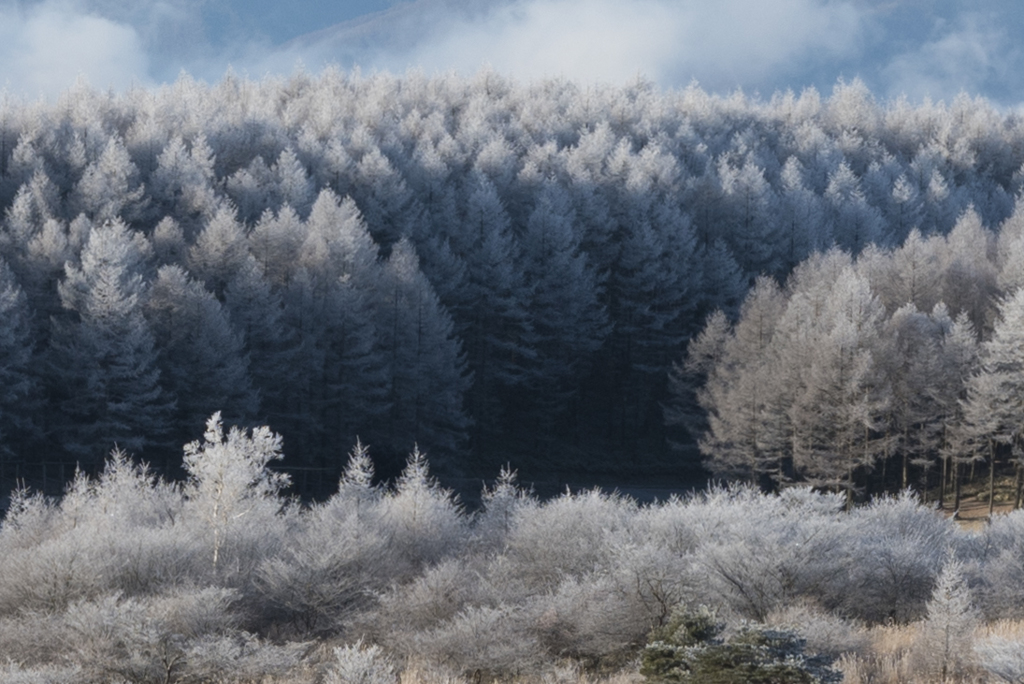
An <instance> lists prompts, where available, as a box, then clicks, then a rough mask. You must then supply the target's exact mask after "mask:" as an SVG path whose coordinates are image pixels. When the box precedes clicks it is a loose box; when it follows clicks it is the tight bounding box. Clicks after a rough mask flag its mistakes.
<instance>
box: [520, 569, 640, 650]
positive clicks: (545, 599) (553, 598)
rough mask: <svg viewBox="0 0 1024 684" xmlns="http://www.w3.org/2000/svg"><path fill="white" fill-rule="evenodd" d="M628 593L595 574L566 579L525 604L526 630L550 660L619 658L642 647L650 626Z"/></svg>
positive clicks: (606, 576) (608, 577) (630, 590)
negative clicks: (527, 615) (529, 627)
mask: <svg viewBox="0 0 1024 684" xmlns="http://www.w3.org/2000/svg"><path fill="white" fill-rule="evenodd" d="M632 589H633V588H632V587H629V586H622V585H619V584H618V583H617V582H616V581H615V579H614V578H612V577H611V576H608V575H604V574H599V573H595V574H592V575H585V576H582V577H567V578H565V579H564V580H563V581H562V582H561V583H560V584H559V585H558V587H557V589H556V590H555V591H554V592H552V593H551V594H547V595H544V596H541V597H535V598H533V599H531V600H530V601H529V603H528V607H529V613H530V616H531V629H530V631H531V633H532V634H535V635H536V638H537V640H538V641H539V642H540V644H541V645H542V646H543V647H544V649H545V651H546V652H547V653H548V654H549V655H550V656H551V657H554V658H566V657H569V658H576V659H585V660H587V661H589V662H593V663H596V662H598V661H601V660H604V659H607V658H617V657H620V656H622V655H623V654H625V653H628V652H630V651H631V650H632V649H634V648H636V647H637V646H639V645H640V644H642V643H643V640H644V637H645V635H646V634H647V632H648V631H649V630H650V628H651V626H652V624H653V621H652V620H651V619H650V617H649V616H648V615H647V614H646V613H645V612H644V611H643V610H638V609H637V606H636V604H635V602H634V601H633V598H634V594H633V592H632Z"/></svg>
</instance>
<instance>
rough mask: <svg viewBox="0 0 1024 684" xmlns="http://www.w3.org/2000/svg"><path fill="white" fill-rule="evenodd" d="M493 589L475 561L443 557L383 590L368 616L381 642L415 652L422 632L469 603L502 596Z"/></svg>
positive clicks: (456, 612)
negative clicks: (399, 582) (485, 581)
mask: <svg viewBox="0 0 1024 684" xmlns="http://www.w3.org/2000/svg"><path fill="white" fill-rule="evenodd" d="M490 589H491V587H489V586H486V585H485V584H484V581H483V579H482V578H481V574H480V572H479V569H478V568H476V567H474V564H473V563H472V561H466V560H452V559H449V560H446V561H442V562H441V563H439V564H438V565H436V566H434V567H432V568H430V569H428V570H427V571H426V572H424V573H423V574H422V575H421V576H419V577H417V578H416V579H414V580H413V581H411V582H409V583H408V584H404V585H397V586H394V587H392V588H391V589H390V590H389V591H387V592H384V593H383V594H382V595H381V596H380V602H379V604H378V605H377V607H376V610H375V611H374V613H373V616H372V617H370V618H369V622H370V623H371V629H372V630H373V632H374V633H375V634H376V635H377V640H378V641H380V642H381V643H383V644H385V645H388V646H390V647H393V648H395V649H396V650H399V651H401V652H404V653H408V654H410V655H412V654H414V653H415V647H414V643H415V639H416V638H417V635H418V634H419V633H421V632H424V631H427V630H429V629H432V628H434V627H436V626H438V625H439V624H441V623H443V622H445V621H447V620H451V619H452V618H454V617H455V615H456V614H458V613H459V612H460V611H462V610H463V609H465V608H466V607H468V606H470V605H473V604H476V603H481V602H489V601H496V600H497V599H498V598H499V597H498V596H495V595H494V594H495V593H496V592H494V591H488V590H490Z"/></svg>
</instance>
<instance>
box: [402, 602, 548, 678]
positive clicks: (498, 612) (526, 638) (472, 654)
mask: <svg viewBox="0 0 1024 684" xmlns="http://www.w3.org/2000/svg"><path fill="white" fill-rule="evenodd" d="M526 617H527V616H526V615H525V614H524V613H523V611H522V610H521V609H518V608H516V607H513V606H498V607H494V608H492V607H487V606H476V607H469V608H466V609H465V610H463V611H462V612H460V613H459V614H457V615H456V616H454V617H453V618H452V619H450V620H448V621H446V622H444V623H442V624H441V625H439V626H438V627H435V628H433V629H430V630H426V631H423V632H420V633H418V634H416V635H415V637H414V642H413V649H414V650H413V652H412V654H410V655H413V654H414V655H416V656H417V657H419V658H422V659H424V660H426V661H427V662H429V663H431V664H433V665H434V666H435V667H442V668H447V669H449V670H454V671H455V672H458V673H462V674H469V673H474V672H479V673H483V674H488V675H492V676H508V675H516V674H526V673H530V672H534V671H535V670H536V668H537V667H538V666H539V665H540V664H541V663H542V662H543V658H542V654H543V649H542V648H541V645H540V644H539V643H538V642H537V640H536V639H535V638H534V637H533V636H532V635H531V634H530V632H529V630H528V629H527V628H526V624H525V619H526Z"/></svg>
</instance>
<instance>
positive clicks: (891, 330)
mask: <svg viewBox="0 0 1024 684" xmlns="http://www.w3.org/2000/svg"><path fill="white" fill-rule="evenodd" d="M1022 254H1024V208H1022V207H1021V205H1018V209H1017V210H1016V211H1015V212H1014V214H1013V215H1012V216H1011V217H1010V218H1008V219H1007V220H1006V221H1005V222H1004V223H1003V224H1001V225H1000V226H999V228H998V230H997V231H995V232H993V231H990V230H987V229H986V228H984V227H983V226H982V224H981V220H980V218H979V217H978V215H977V214H976V213H975V212H974V211H973V210H968V211H967V212H966V213H965V214H964V215H963V216H962V217H961V218H960V220H959V221H958V222H957V223H956V225H955V226H954V228H953V230H952V231H951V232H950V233H949V234H948V235H947V236H941V235H933V236H931V237H928V238H925V237H923V236H922V235H921V234H920V233H918V232H917V231H916V230H915V231H912V232H911V234H910V236H909V237H908V238H907V240H906V241H905V242H904V243H903V245H902V246H901V247H898V248H888V249H887V248H880V247H875V246H872V247H869V248H867V249H865V250H864V251H863V252H861V253H860V256H859V257H857V258H853V257H851V256H850V254H849V253H847V252H843V251H840V250H832V251H829V252H826V253H823V254H816V255H814V256H812V257H811V258H809V259H808V260H807V261H805V262H804V263H802V264H800V265H799V266H797V268H796V269H795V270H794V272H793V274H792V275H791V276H790V277H789V279H788V280H787V281H786V284H785V287H780V286H779V285H778V284H777V282H776V281H775V280H774V279H772V278H769V277H763V278H760V279H759V280H758V281H757V283H756V285H755V286H754V288H753V289H752V290H751V292H750V293H749V295H748V296H747V298H746V299H745V301H744V303H743V305H742V307H741V309H740V315H739V319H738V320H737V321H736V322H735V324H732V323H730V322H729V321H728V320H727V319H726V317H725V316H724V314H722V313H717V314H715V315H713V316H711V317H710V318H709V319H708V321H707V323H706V325H705V327H704V330H703V331H702V332H701V333H700V335H698V336H697V337H696V338H695V339H694V340H693V341H692V342H691V343H690V346H689V350H688V356H687V359H686V361H685V363H683V364H680V365H677V366H676V367H675V369H674V371H673V373H672V378H671V383H672V391H673V393H674V396H675V400H674V401H673V402H670V403H669V405H668V409H667V411H666V418H667V420H669V421H670V422H673V423H679V424H683V425H686V426H689V427H690V428H691V429H692V430H693V431H694V432H700V431H701V428H703V431H704V435H705V436H704V439H703V440H702V442H701V445H700V448H701V451H702V452H703V453H704V454H705V456H706V458H707V463H708V465H709V467H710V469H711V470H713V471H714V472H715V473H716V474H717V475H719V476H722V477H727V478H739V479H743V480H747V481H749V482H754V483H759V484H764V485H767V486H770V487H780V486H784V485H786V484H788V483H791V482H794V481H797V482H807V483H811V484H813V485H815V486H818V487H823V488H833V489H837V490H844V491H846V492H847V493H848V495H849V496H850V497H851V498H852V497H853V496H854V494H864V493H868V494H870V493H872V492H874V493H877V492H880V491H884V490H886V489H887V488H892V487H894V486H898V487H901V488H906V487H908V486H913V487H915V488H918V489H921V490H927V489H928V487H929V485H931V486H933V487H934V486H938V487H939V492H940V493H939V496H940V497H945V496H946V495H947V493H948V494H950V495H951V499H952V506H953V508H957V507H959V495H960V484H961V482H962V479H963V476H964V474H965V470H964V469H965V467H966V466H968V465H971V466H972V470H973V466H974V464H975V463H978V462H983V463H986V464H987V467H988V474H989V484H990V507H991V486H992V484H993V477H994V474H995V471H996V468H997V464H998V463H1004V464H1006V465H1007V466H1010V467H1012V468H1013V469H1014V470H1015V472H1016V489H1017V494H1016V505H1017V506H1018V507H1019V506H1020V505H1021V494H1022V492H1021V486H1022V470H1021V468H1022V465H1024V463H1022V460H1021V455H1022V453H1024V450H1022V448H1024V270H1022V263H1024V261H1022V259H1021V255H1022ZM695 397H696V399H697V403H698V404H699V405H700V406H701V408H703V409H704V411H705V412H706V413H704V414H701V413H697V412H695V411H693V410H692V407H693V400H694V398H695ZM887 475H888V477H887ZM990 512H991V510H990Z"/></svg>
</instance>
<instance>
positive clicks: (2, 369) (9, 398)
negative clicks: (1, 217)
mask: <svg viewBox="0 0 1024 684" xmlns="http://www.w3.org/2000/svg"><path fill="white" fill-rule="evenodd" d="M31 335H32V318H31V310H30V309H29V306H28V299H27V298H26V297H25V294H24V293H23V292H22V291H21V288H20V287H18V283H17V282H16V281H15V279H14V274H13V273H12V272H11V269H10V267H9V266H8V265H7V263H6V262H5V261H4V260H3V259H0V458H3V457H5V456H8V455H11V454H14V453H17V452H19V451H22V450H23V449H24V448H25V446H26V445H27V440H28V438H30V437H33V436H34V435H33V432H34V430H33V427H34V426H33V412H34V410H35V409H37V408H38V401H39V398H40V397H39V396H38V390H39V387H38V376H37V375H36V374H34V373H32V372H31V371H32V368H31V364H32V357H33V354H32V351H33V344H32V336H31Z"/></svg>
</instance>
